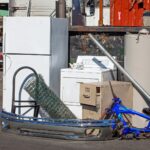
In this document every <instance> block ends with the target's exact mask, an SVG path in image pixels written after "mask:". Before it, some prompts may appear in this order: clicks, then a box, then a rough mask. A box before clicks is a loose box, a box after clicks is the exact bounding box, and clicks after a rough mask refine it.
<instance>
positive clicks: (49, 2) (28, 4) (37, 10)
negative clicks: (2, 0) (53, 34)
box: [10, 0, 72, 16]
mask: <svg viewBox="0 0 150 150" xmlns="http://www.w3.org/2000/svg"><path fill="white" fill-rule="evenodd" d="M55 1H56V0H10V3H11V6H15V7H18V9H17V10H15V11H14V12H13V13H12V15H13V16H27V15H28V13H29V14H30V15H31V16H50V15H51V14H52V13H53V11H55ZM66 4H67V7H72V0H66Z"/></svg>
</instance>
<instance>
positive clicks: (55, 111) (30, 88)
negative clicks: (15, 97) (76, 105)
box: [24, 75, 76, 119]
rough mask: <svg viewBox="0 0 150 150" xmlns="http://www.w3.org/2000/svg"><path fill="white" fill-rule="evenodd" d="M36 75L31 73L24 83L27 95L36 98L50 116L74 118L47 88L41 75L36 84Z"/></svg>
mask: <svg viewBox="0 0 150 150" xmlns="http://www.w3.org/2000/svg"><path fill="white" fill-rule="evenodd" d="M36 81H37V80H36V77H35V76H34V75H33V76H32V77H31V78H30V79H29V80H28V81H27V82H26V84H25V85H24V89H25V90H26V91H27V93H29V95H30V96H31V97H32V98H34V99H36V101H37V104H38V105H40V106H41V107H42V108H43V109H44V110H45V111H46V112H47V113H48V114H49V115H50V117H51V118H55V119H75V118H76V117H75V115H74V114H73V113H72V112H71V111H70V110H69V108H68V107H67V106H65V104H64V103H63V102H62V101H61V100H60V99H59V98H58V97H57V96H56V94H55V93H54V92H53V91H52V90H50V89H49V87H48V86H47V85H46V84H45V82H44V80H43V78H42V76H41V75H39V79H38V84H37V83H36Z"/></svg>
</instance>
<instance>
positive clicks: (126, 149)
mask: <svg viewBox="0 0 150 150" xmlns="http://www.w3.org/2000/svg"><path fill="white" fill-rule="evenodd" d="M1 79H2V72H0V107H1V105H2V80H1ZM78 149H82V150H149V149H150V139H147V140H110V141H90V142H89V141H66V140H58V139H50V138H37V137H28V136H21V135H16V134H13V133H4V132H0V150H78Z"/></svg>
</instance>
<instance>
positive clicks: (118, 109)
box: [108, 98, 150, 137]
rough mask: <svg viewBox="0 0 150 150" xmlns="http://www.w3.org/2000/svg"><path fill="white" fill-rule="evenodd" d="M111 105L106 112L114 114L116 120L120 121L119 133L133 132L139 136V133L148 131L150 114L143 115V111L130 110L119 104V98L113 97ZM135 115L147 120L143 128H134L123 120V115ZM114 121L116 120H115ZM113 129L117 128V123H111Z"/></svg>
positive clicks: (149, 130)
mask: <svg viewBox="0 0 150 150" xmlns="http://www.w3.org/2000/svg"><path fill="white" fill-rule="evenodd" d="M113 101H114V102H113V105H112V107H111V108H110V109H108V113H109V114H112V115H114V116H115V118H116V119H117V121H118V122H119V123H121V126H122V130H121V132H122V133H121V134H122V136H123V135H127V134H131V133H132V134H133V135H134V136H135V137H139V136H140V135H141V133H150V116H148V115H145V114H143V113H139V112H137V111H135V110H132V109H130V108H127V107H125V106H123V105H122V104H121V102H122V100H121V99H120V98H114V99H113ZM126 114H127V115H137V116H139V117H142V118H145V119H146V120H148V124H147V126H146V127H144V128H135V127H132V126H131V125H129V123H128V121H126V120H125V118H124V117H123V115H126ZM117 121H116V122H117ZM112 128H113V130H115V129H116V128H117V123H116V124H114V125H112Z"/></svg>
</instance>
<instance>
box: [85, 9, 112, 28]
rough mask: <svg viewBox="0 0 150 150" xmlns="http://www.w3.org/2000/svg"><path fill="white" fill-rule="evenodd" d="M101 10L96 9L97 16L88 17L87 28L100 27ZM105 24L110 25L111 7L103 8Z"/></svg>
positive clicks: (87, 11)
mask: <svg viewBox="0 0 150 150" xmlns="http://www.w3.org/2000/svg"><path fill="white" fill-rule="evenodd" d="M86 14H87V15H88V16H89V15H90V14H89V7H86ZM98 22H99V8H95V15H94V16H90V17H86V26H98ZM103 24H104V25H110V7H104V8H103Z"/></svg>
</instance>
